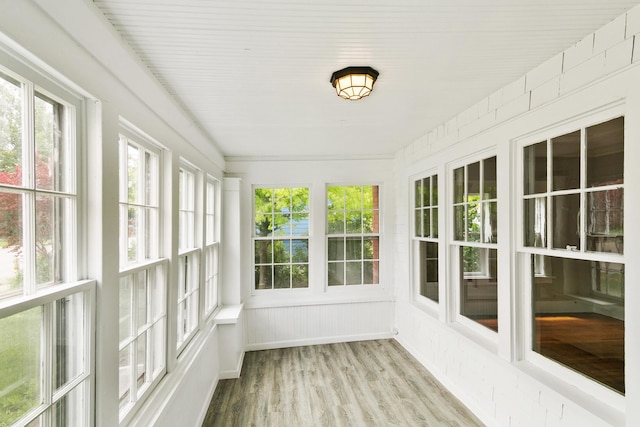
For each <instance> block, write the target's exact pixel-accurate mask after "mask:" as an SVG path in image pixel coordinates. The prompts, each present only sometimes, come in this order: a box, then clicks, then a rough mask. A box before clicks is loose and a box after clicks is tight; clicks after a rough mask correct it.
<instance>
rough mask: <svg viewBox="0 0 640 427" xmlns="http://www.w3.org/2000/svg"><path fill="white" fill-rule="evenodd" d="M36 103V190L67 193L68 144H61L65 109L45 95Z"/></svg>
mask: <svg viewBox="0 0 640 427" xmlns="http://www.w3.org/2000/svg"><path fill="white" fill-rule="evenodd" d="M34 102H35V104H34V126H35V144H36V153H35V154H36V158H35V166H36V188H38V189H42V190H56V191H64V190H67V188H66V186H67V182H65V181H66V180H65V176H64V172H65V171H67V170H68V169H69V166H68V165H66V164H65V161H64V157H63V156H64V155H65V154H66V153H65V146H64V145H65V144H63V143H62V141H61V139H62V138H63V137H64V132H63V129H61V124H62V123H64V121H63V117H62V115H63V114H64V108H63V107H62V105H60V104H58V103H57V102H55V101H52V100H49V99H46V98H45V97H43V96H41V95H37V96H36V97H35V98H34Z"/></svg>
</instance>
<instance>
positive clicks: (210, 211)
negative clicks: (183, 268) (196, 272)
mask: <svg viewBox="0 0 640 427" xmlns="http://www.w3.org/2000/svg"><path fill="white" fill-rule="evenodd" d="M220 188H221V185H220V181H219V180H217V179H215V178H213V177H212V176H207V181H206V194H205V205H206V209H205V225H204V226H205V247H204V259H205V261H204V264H205V273H204V297H203V298H202V299H203V301H204V308H203V310H202V312H203V316H204V317H205V318H208V317H209V316H210V315H211V314H212V313H213V312H214V311H215V310H216V308H217V307H218V306H219V304H220V231H221V230H220V224H221V222H220V212H221V207H220V200H221V195H220V194H221V191H220Z"/></svg>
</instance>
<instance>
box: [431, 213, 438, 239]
mask: <svg viewBox="0 0 640 427" xmlns="http://www.w3.org/2000/svg"><path fill="white" fill-rule="evenodd" d="M431 237H438V208H433V209H431Z"/></svg>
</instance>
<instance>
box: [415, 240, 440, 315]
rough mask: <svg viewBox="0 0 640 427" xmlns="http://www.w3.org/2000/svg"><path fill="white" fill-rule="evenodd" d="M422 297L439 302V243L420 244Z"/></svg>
mask: <svg viewBox="0 0 640 427" xmlns="http://www.w3.org/2000/svg"><path fill="white" fill-rule="evenodd" d="M418 250H419V251H420V254H419V257H420V258H419V260H420V267H419V268H420V274H419V277H420V279H419V280H420V295H422V296H423V297H426V298H429V299H430V300H432V301H435V302H438V301H439V291H438V243H436V242H419V249H418Z"/></svg>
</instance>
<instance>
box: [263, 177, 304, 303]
mask: <svg viewBox="0 0 640 427" xmlns="http://www.w3.org/2000/svg"><path fill="white" fill-rule="evenodd" d="M282 188H287V189H294V188H306V189H307V192H308V200H307V204H308V205H307V206H308V210H307V211H306V213H307V214H308V232H307V235H306V236H305V235H291V234H289V235H282V236H274V235H272V236H257V235H256V227H255V218H256V206H255V191H256V190H257V189H282ZM312 191H313V189H312V186H311V185H308V184H300V185H296V184H282V185H278V184H274V185H254V186H252V188H251V212H252V216H251V229H252V233H251V236H252V238H251V260H252V261H251V266H252V269H251V294H252V295H260V294H262V295H265V294H277V293H283V292H284V293H304V292H309V290H310V289H311V288H312V285H311V278H312V276H311V268H312V267H311V265H312V262H311V237H312V236H311V235H312V230H313V227H312V217H313V215H312V211H313V207H312V199H313V193H312ZM303 213H304V212H303ZM260 240H263V241H271V242H275V241H278V240H306V241H307V248H308V249H307V256H308V258H307V262H306V263H295V262H293V261H290V262H288V263H275V262H274V261H273V260H272V261H271V263H269V264H266V263H265V264H263V265H270V266H272V267H274V266H276V265H296V264H306V265H307V268H308V272H309V274H308V276H307V279H308V282H307V286H305V287H299V288H296V287H292V286H290V287H288V288H276V287H275V285H274V284H273V280H274V277H273V276H272V287H271V288H268V289H257V288H256V283H255V278H254V277H255V276H254V275H255V267H256V263H255V257H256V254H255V246H256V242H257V241H260Z"/></svg>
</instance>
